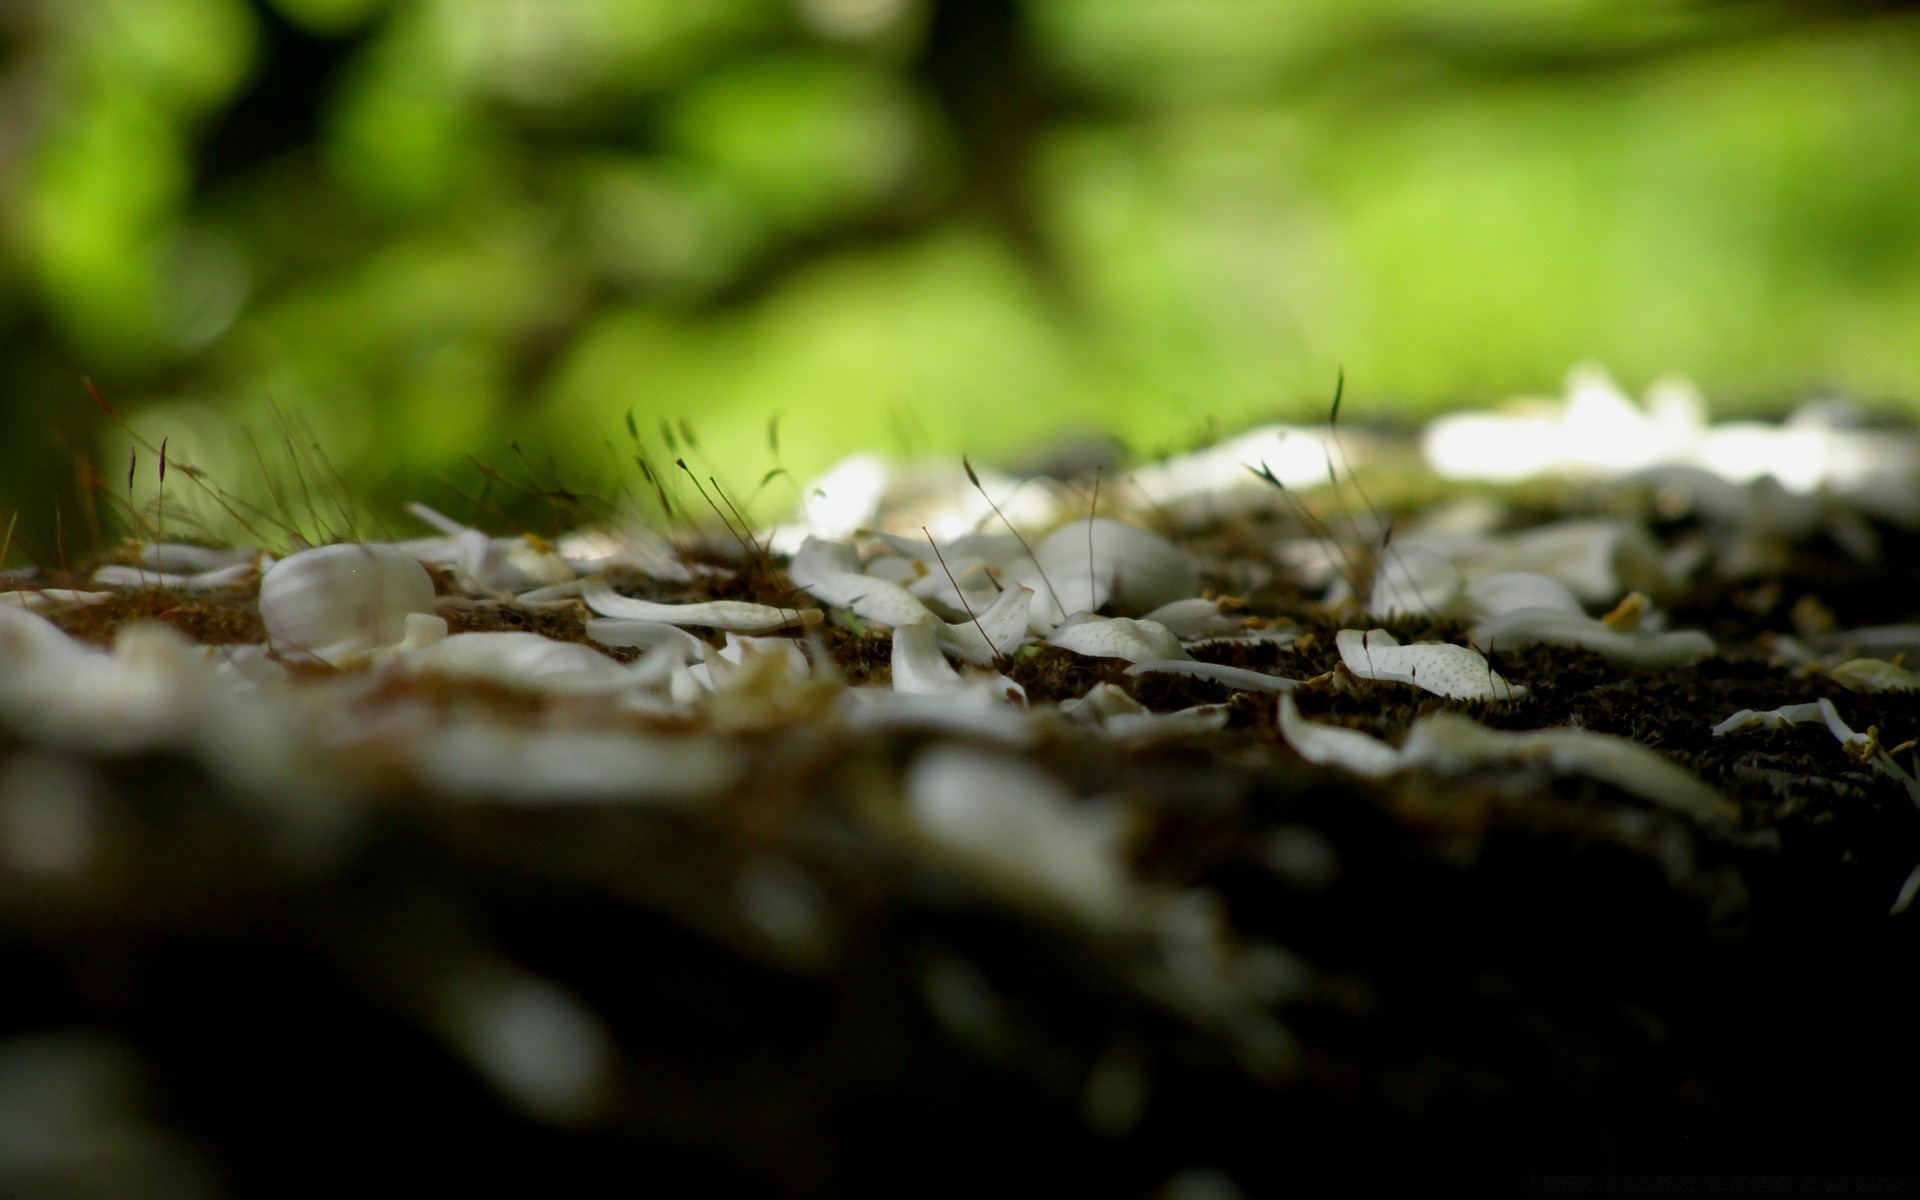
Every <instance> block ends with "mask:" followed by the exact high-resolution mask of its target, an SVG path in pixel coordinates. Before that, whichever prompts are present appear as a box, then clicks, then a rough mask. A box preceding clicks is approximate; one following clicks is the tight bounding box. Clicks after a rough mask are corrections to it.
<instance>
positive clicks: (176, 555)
mask: <svg viewBox="0 0 1920 1200" xmlns="http://www.w3.org/2000/svg"><path fill="white" fill-rule="evenodd" d="M258 555H259V551H257V550H248V549H240V548H236V549H231V550H223V549H220V548H218V547H214V546H196V545H193V544H191V543H188V542H142V543H140V546H139V548H138V550H137V551H136V552H135V557H136V558H138V559H139V566H140V567H141V568H143V569H144V570H147V571H158V572H162V573H165V574H170V575H205V574H208V573H210V572H213V571H219V570H222V569H224V568H227V567H238V566H243V565H245V564H247V563H250V562H252V561H253V560H254V558H256V557H257V556H258Z"/></svg>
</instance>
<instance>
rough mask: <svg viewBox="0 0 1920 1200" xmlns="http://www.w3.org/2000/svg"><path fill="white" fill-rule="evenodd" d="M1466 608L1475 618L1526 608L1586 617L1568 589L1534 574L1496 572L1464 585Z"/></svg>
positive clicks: (1546, 577) (1551, 579) (1527, 572)
mask: <svg viewBox="0 0 1920 1200" xmlns="http://www.w3.org/2000/svg"><path fill="white" fill-rule="evenodd" d="M1462 599H1463V600H1464V601H1465V607H1466V609H1467V610H1468V612H1469V613H1470V614H1471V615H1473V616H1476V617H1482V618H1484V617H1495V616H1499V615H1500V614H1501V613H1509V612H1513V611H1515V610H1518V609H1525V608H1545V609H1552V610H1556V611H1559V612H1565V613H1582V614H1584V613H1585V611H1586V610H1585V609H1583V608H1582V607H1581V606H1580V601H1579V600H1578V599H1577V598H1576V597H1575V596H1574V594H1573V593H1572V592H1571V591H1568V590H1567V585H1566V584H1564V583H1561V582H1560V581H1559V580H1558V579H1554V578H1552V577H1550V576H1547V575H1542V574H1540V573H1539V572H1537V571H1499V572H1496V573H1494V574H1492V575H1487V576H1483V577H1481V578H1479V579H1476V580H1474V581H1473V582H1472V583H1469V584H1468V585H1467V590H1466V594H1465V596H1464V597H1463V598H1462Z"/></svg>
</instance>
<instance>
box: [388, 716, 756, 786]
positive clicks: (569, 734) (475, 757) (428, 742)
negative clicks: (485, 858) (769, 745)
mask: <svg viewBox="0 0 1920 1200" xmlns="http://www.w3.org/2000/svg"><path fill="white" fill-rule="evenodd" d="M407 751H408V753H409V754H410V756H411V758H412V761H413V765H414V769H415V770H416V771H417V772H418V773H419V774H420V776H421V778H422V779H423V780H425V781H426V782H427V783H429V784H432V785H433V786H435V787H438V788H439V789H441V790H442V791H445V792H447V793H448V794H449V795H453V796H458V797H460V798H462V799H492V800H500V801H507V802H512V803H520V804H554V803H584V802H594V801H620V800H640V801H666V802H674V801H679V802H684V801H688V800H694V799H698V798H700V797H702V796H707V795H711V794H714V793H717V792H719V791H720V790H722V789H723V788H725V787H726V786H728V785H729V784H730V783H732V782H733V781H734V780H736V779H737V778H738V777H739V775H740V771H741V765H742V763H743V762H744V761H745V760H744V759H742V758H741V756H740V754H739V752H738V750H737V749H736V748H735V747H733V746H731V745H729V744H728V743H726V742H724V741H720V740H717V739H711V738H704V737H697V736H691V735H684V734H683V735H680V736H675V737H649V736H645V735H642V734H636V733H633V732H631V731H628V730H621V731H618V732H613V731H589V730H579V731H568V730H550V729H524V728H517V727H515V726H512V725H508V724H504V723H500V724H495V723H492V722H486V723H472V722H461V723H458V724H455V725H452V726H450V727H447V728H444V729H438V728H436V729H430V730H429V731H427V732H425V733H424V734H423V735H422V736H420V737H418V738H416V739H413V740H412V741H410V743H409V744H408V746H407Z"/></svg>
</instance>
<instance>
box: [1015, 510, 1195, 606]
mask: <svg viewBox="0 0 1920 1200" xmlns="http://www.w3.org/2000/svg"><path fill="white" fill-rule="evenodd" d="M1034 558H1035V559H1037V560H1038V568H1039V571H1040V573H1041V574H1042V575H1043V576H1044V580H1043V581H1042V585H1041V586H1042V588H1043V589H1044V588H1046V587H1048V586H1051V587H1052V588H1057V589H1059V592H1058V598H1059V601H1060V607H1061V609H1062V610H1063V612H1064V613H1072V612H1077V611H1081V610H1082V609H1084V610H1086V611H1089V612H1091V611H1095V610H1096V609H1098V608H1099V607H1100V605H1101V604H1103V603H1105V602H1106V601H1107V600H1109V599H1110V600H1111V601H1112V602H1113V603H1114V604H1115V605H1116V606H1117V607H1118V608H1119V609H1120V610H1121V611H1122V612H1136V613H1145V612H1150V611H1152V610H1153V609H1156V608H1158V607H1160V606H1161V605H1163V604H1171V603H1173V602H1174V601H1176V600H1185V599H1187V598H1189V597H1191V596H1193V595H1194V594H1195V593H1197V592H1198V591H1199V590H1200V575H1199V572H1198V571H1196V570H1195V569H1194V566H1193V562H1192V560H1190V559H1188V558H1187V556H1186V554H1185V553H1184V552H1183V551H1181V549H1180V548H1179V547H1178V546H1175V545H1174V544H1173V543H1172V542H1169V541H1168V540H1167V539H1165V538H1163V537H1161V536H1159V535H1158V534H1153V533H1149V532H1147V531H1146V530H1144V529H1139V528H1136V527H1135V526H1132V525H1128V524H1125V523H1123V522H1120V521H1114V520H1110V519H1108V518H1106V517H1095V518H1093V519H1092V520H1090V521H1075V522H1073V523H1072V524H1069V525H1063V526H1061V527H1060V528H1059V529H1056V530H1054V531H1053V533H1051V534H1049V535H1048V536H1047V538H1046V540H1044V541H1042V542H1041V543H1040V544H1039V545H1038V546H1036V547H1035V548H1034ZM1024 582H1030V581H1024ZM1102 593H1105V594H1102ZM1042 599H1043V600H1044V599H1046V596H1045V595H1044V594H1043V596H1042Z"/></svg>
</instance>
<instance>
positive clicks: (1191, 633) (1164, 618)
mask: <svg viewBox="0 0 1920 1200" xmlns="http://www.w3.org/2000/svg"><path fill="white" fill-rule="evenodd" d="M1145 619H1146V620H1149V621H1158V622H1159V623H1160V624H1162V625H1165V626H1166V627H1167V628H1168V629H1170V630H1172V631H1173V635H1174V636H1175V637H1177V638H1179V639H1180V640H1181V641H1183V642H1192V641H1203V640H1205V639H1207V638H1218V637H1224V636H1226V635H1228V634H1233V633H1237V632H1239V629H1240V622H1238V621H1236V620H1234V619H1233V618H1232V617H1229V616H1227V615H1226V614H1225V613H1223V612H1221V611H1220V604H1219V602H1218V601H1215V600H1202V599H1200V598H1199V597H1192V598H1190V599H1186V600H1175V601H1174V602H1173V603H1171V604H1162V605H1161V606H1160V607H1159V608H1156V609H1154V610H1153V611H1152V612H1150V613H1148V614H1147V615H1146V617H1145Z"/></svg>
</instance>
